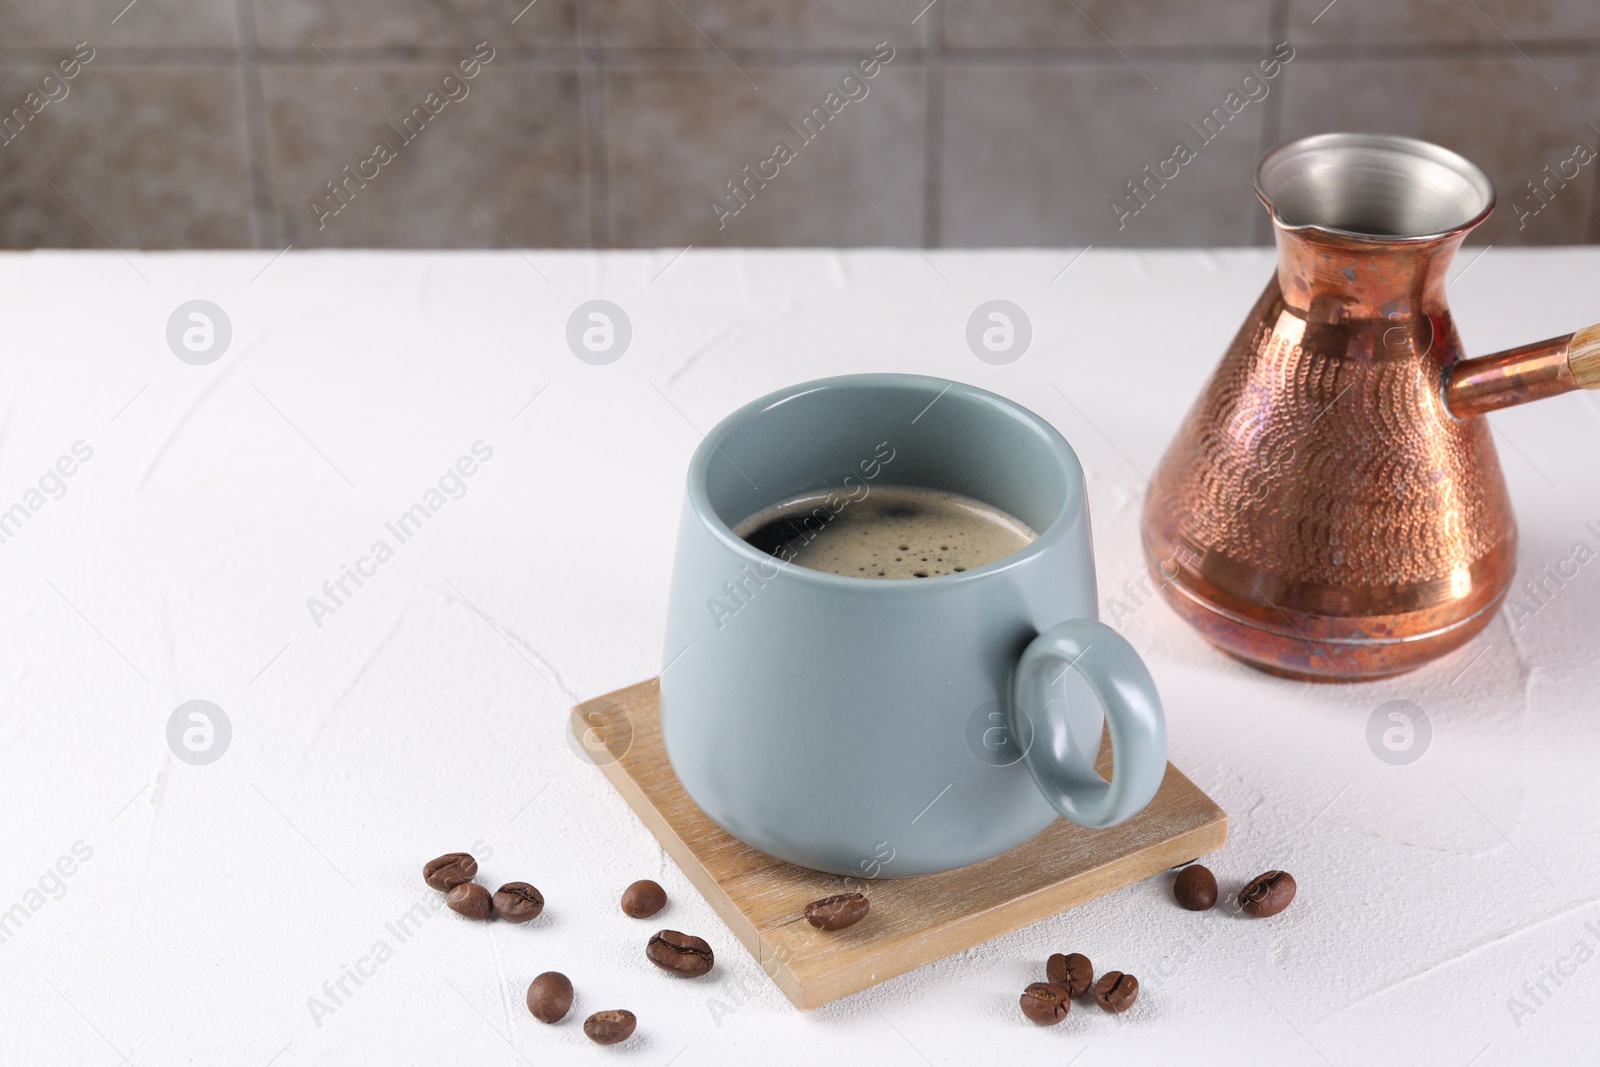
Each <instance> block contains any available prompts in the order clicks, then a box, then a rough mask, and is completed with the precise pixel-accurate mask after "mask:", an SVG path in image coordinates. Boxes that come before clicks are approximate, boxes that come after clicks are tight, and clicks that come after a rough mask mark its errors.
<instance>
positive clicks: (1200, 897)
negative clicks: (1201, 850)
mask: <svg viewBox="0 0 1600 1067" xmlns="http://www.w3.org/2000/svg"><path fill="white" fill-rule="evenodd" d="M1172 897H1173V899H1174V900H1176V901H1177V902H1178V907H1180V908H1188V909H1189V910H1190V911H1205V910H1206V909H1207V908H1209V907H1211V905H1213V904H1215V903H1216V902H1217V876H1216V875H1214V874H1212V873H1211V872H1210V871H1209V870H1207V869H1206V868H1204V867H1202V866H1200V864H1198V863H1194V864H1190V865H1189V866H1187V867H1185V868H1184V869H1183V870H1182V871H1181V872H1180V873H1179V874H1178V880H1177V881H1176V882H1173V883H1172Z"/></svg>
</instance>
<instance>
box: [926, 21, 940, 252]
mask: <svg viewBox="0 0 1600 1067" xmlns="http://www.w3.org/2000/svg"><path fill="white" fill-rule="evenodd" d="M928 14H929V16H930V18H929V20H928V27H927V29H926V30H924V31H923V32H924V33H926V34H927V39H928V46H927V47H928V53H927V54H928V60H927V72H926V73H925V74H924V75H923V78H924V81H925V83H926V84H925V86H924V93H925V94H926V95H925V113H924V122H925V126H924V129H923V146H922V153H923V171H922V247H923V248H938V247H939V246H940V244H941V242H942V241H943V239H944V236H943V233H942V226H941V223H942V221H943V217H944V5H943V4H936V5H934V7H933V8H931V9H930V10H929V12H928Z"/></svg>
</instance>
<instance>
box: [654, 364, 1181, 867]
mask: <svg viewBox="0 0 1600 1067" xmlns="http://www.w3.org/2000/svg"><path fill="white" fill-rule="evenodd" d="M880 485H910V486H921V487H925V488H932V489H939V490H944V491H947V492H954V493H960V494H962V495H964V496H967V497H971V498H974V499H977V500H981V501H984V502H985V503H988V504H990V505H991V506H993V507H997V508H999V509H1001V510H1002V511H1005V512H1007V513H1009V514H1011V515H1013V516H1015V517H1017V518H1019V519H1021V520H1022V521H1023V522H1025V523H1027V524H1028V525H1029V526H1030V527H1032V528H1033V529H1034V530H1035V531H1037V532H1038V534H1039V536H1038V539H1037V540H1035V541H1034V542H1032V543H1031V544H1029V545H1027V546H1026V547H1024V548H1022V549H1021V550H1019V551H1017V552H1014V553H1012V554H1011V555H1009V556H1005V557H1003V558H1002V559H999V560H996V561H995V562H993V563H990V564H987V565H985V566H982V567H975V568H972V569H970V570H967V571H964V572H961V573H957V574H949V575H941V576H935V577H932V578H921V579H910V580H896V579H854V578H847V577H843V576H840V575H835V574H830V573H827V572H824V571H818V570H812V569H809V568H806V567H802V566H799V565H797V564H793V563H786V562H783V561H781V560H779V559H777V558H775V557H773V556H771V555H768V554H767V553H764V552H761V551H759V550H757V549H755V548H753V547H751V546H750V545H748V544H746V543H745V542H744V541H743V540H741V539H740V538H738V537H737V536H735V535H734V533H733V527H735V526H736V525H738V524H739V523H740V522H741V521H742V520H744V519H745V518H747V517H749V516H750V515H753V514H755V513H756V512H757V511H760V510H761V509H763V508H765V507H768V506H770V505H772V504H774V503H777V502H779V501H782V500H786V499H789V498H791V497H794V496H798V495H800V494H802V493H808V492H814V491H821V490H831V491H833V492H834V493H835V498H830V499H829V500H828V502H827V504H826V505H825V506H827V507H829V508H830V510H834V511H838V510H840V509H842V508H845V507H848V506H850V503H852V502H854V501H859V500H860V499H861V498H862V497H863V496H865V495H867V494H869V493H870V492H871V490H872V488H873V487H874V486H880ZM1096 599H1097V598H1096V594H1095V575H1094V555H1093V550H1092V547H1091V545H1090V539H1089V514H1088V502H1087V500H1086V498H1085V492H1084V480H1083V468H1082V467H1081V466H1080V465H1079V463H1078V458H1077V456H1076V455H1075V454H1074V453H1073V451H1072V448H1071V446H1070V445H1068V444H1067V442H1066V440H1065V439H1064V438H1062V436H1061V435H1060V434H1059V433H1057V432H1056V431H1055V429H1054V428H1053V427H1051V426H1050V424H1049V423H1047V422H1045V421H1044V420H1043V419H1041V418H1039V417H1038V416H1037V415H1034V414H1033V413H1032V412H1030V411H1027V410H1026V409H1024V408H1022V407H1020V406H1018V405H1016V404H1013V403H1012V402H1010V401H1008V400H1006V399H1004V398H1002V397H999V396H996V395H994V394H993V393H989V392H985V391H984V390H982V389H976V388H973V387H972V386H968V385H962V384H959V383H955V382H947V381H944V380H942V379H938V378H926V377H920V376H914V375H902V374H863V375H849V376H845V377H839V378H827V379H823V380H821V381H815V382H808V383H805V384H802V385H796V386H792V387H790V388H788V389H783V390H780V391H779V392H776V393H773V394H771V395H770V396H766V397H763V398H761V399H760V400H757V401H755V402H754V403H751V404H748V405H746V406H745V407H743V408H740V409H739V410H738V411H736V412H734V413H733V414H732V415H730V416H728V417H727V418H726V419H724V420H723V421H722V422H721V423H720V424H718V425H717V427H716V428H715V429H713V430H712V431H711V433H710V434H708V435H707V436H706V439H705V441H704V442H702V443H701V445H700V447H699V449H698V450H697V451H696V452H695V455H694V459H693V461H692V462H691V463H690V467H689V484H688V495H687V500H686V502H685V505H684V509H683V516H682V521H681V524H680V527H679V533H678V548H677V559H676V563H675V565H674V568H673V576H672V593H671V599H670V605H669V609H668V618H667V642H666V661H667V666H666V667H665V669H664V670H663V673H662V676H661V731H662V735H663V738H664V740H665V743H666V749H667V756H668V759H669V760H670V761H671V763H672V769H673V771H674V772H675V773H676V774H677V776H678V779H679V781H681V782H682V784H683V787H684V789H685V790H686V791H687V792H688V794H689V796H690V797H692V798H693V799H694V801H695V803H697V804H699V805H700V807H701V809H702V810H704V811H705V813H706V814H707V815H708V816H710V817H711V819H712V820H713V821H714V822H716V823H717V825H719V826H721V827H722V828H723V829H725V830H727V831H728V832H729V833H730V834H732V835H733V836H734V837H736V838H738V839H739V840H741V841H744V842H745V843H746V844H749V845H752V846H754V847H755V848H758V849H760V850H762V851H763V852H766V853H768V854H770V855H773V856H777V857H779V858H780V859H784V860H788V861H790V862H792V863H797V864H800V865H802V866H805V867H812V868H815V869H817V870H821V871H829V872H832V873H834V874H845V875H855V876H857V877H868V878H877V877H899V876H902V875H913V874H928V873H932V872H937V871H946V870H951V869H954V868H956V867H963V866H965V865H967V864H969V863H975V862H977V861H979V860H983V859H987V858H989V857H991V856H996V855H999V854H1000V853H1001V852H1004V851H1006V850H1007V849H1009V848H1011V847H1012V846H1014V845H1017V844H1020V843H1021V842H1023V841H1025V840H1027V839H1028V838H1030V837H1032V836H1033V835H1034V834H1036V833H1038V832H1039V831H1040V830H1042V829H1044V828H1045V826H1046V825H1048V824H1049V823H1050V822H1052V821H1053V820H1054V819H1055V817H1056V816H1057V814H1058V813H1059V814H1060V815H1063V816H1065V817H1066V818H1068V819H1070V820H1072V821H1073V822H1077V823H1081V824H1082V825H1085V826H1095V827H1099V826H1110V825H1113V824H1115V823H1118V822H1121V821H1123V820H1125V819H1127V818H1129V817H1131V816H1132V815H1134V814H1136V813H1137V812H1138V811H1140V810H1141V809H1142V808H1144V806H1145V805H1146V804H1148V803H1149V801H1150V798H1151V797H1152V796H1154V795H1155V792H1156V789H1157V788H1158V787H1159V786H1160V784H1161V780H1162V777H1163V775H1164V774H1165V772H1166V760H1167V733H1166V724H1165V720H1164V719H1163V717H1162V713H1161V703H1160V699H1159V697H1158V696H1157V694H1156V689H1155V684H1154V682H1153V681H1152V680H1151V678H1150V672H1149V671H1148V670H1147V669H1146V668H1145V666H1144V664H1143V662H1142V661H1141V660H1140V659H1139V656H1138V654H1137V653H1135V652H1134V650H1133V648H1132V647H1131V646H1130V645H1129V644H1128V643H1127V641H1126V640H1124V639H1123V638H1122V637H1121V636H1120V635H1118V634H1117V633H1116V631H1114V630H1112V629H1110V628H1109V627H1107V626H1104V625H1102V624H1101V623H1099V622H1097V621H1095V613H1096ZM1102 723H1105V724H1107V725H1108V726H1109V732H1110V736H1111V744H1112V778H1111V781H1110V782H1109V783H1108V782H1106V781H1105V780H1104V779H1103V778H1101V777H1100V775H1099V774H1098V773H1097V772H1096V771H1095V770H1094V761H1095V758H1096V756H1097V755H1098V752H1099V748H1100V743H1101V725H1102Z"/></svg>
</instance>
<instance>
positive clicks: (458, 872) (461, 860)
mask: <svg viewBox="0 0 1600 1067" xmlns="http://www.w3.org/2000/svg"><path fill="white" fill-rule="evenodd" d="M477 873H478V861H477V860H475V859H473V858H472V857H471V856H469V855H468V854H467V853H465V852H447V853H445V854H444V855H443V856H440V857H439V858H438V859H433V860H429V861H428V862H427V863H424V864H423V865H422V880H423V881H424V882H427V883H428V885H429V886H431V887H433V888H434V889H437V890H439V891H440V892H444V891H446V890H450V889H454V888H455V887H456V886H458V885H460V884H461V883H462V882H470V881H472V879H473V878H474V877H476V876H477Z"/></svg>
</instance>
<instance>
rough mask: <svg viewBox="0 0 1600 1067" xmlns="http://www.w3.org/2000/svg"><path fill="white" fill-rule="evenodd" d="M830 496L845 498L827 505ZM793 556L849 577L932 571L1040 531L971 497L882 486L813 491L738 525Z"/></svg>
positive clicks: (989, 555)
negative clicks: (851, 491) (860, 492)
mask: <svg viewBox="0 0 1600 1067" xmlns="http://www.w3.org/2000/svg"><path fill="white" fill-rule="evenodd" d="M830 498H832V499H833V500H834V501H835V503H836V504H838V503H841V501H842V506H841V507H839V509H838V510H837V511H835V510H832V509H830V508H829V507H828V505H827V503H826V501H828V500H829V499H830ZM733 532H734V533H735V534H737V535H738V536H739V537H741V538H743V539H744V540H746V541H748V542H749V543H750V544H752V545H754V546H755V547H757V548H759V549H761V550H762V551H764V552H768V553H770V554H772V555H775V556H779V557H780V558H783V559H787V560H788V561H789V562H792V563H798V564H800V565H801V566H803V567H810V568H812V569H813V570H819V571H827V572H828V573H830V574H839V575H843V576H845V577H847V578H932V577H936V576H938V575H941V574H954V573H957V572H959V571H966V570H971V569H972V568H974V567H981V566H983V565H984V564H986V563H993V562H994V561H996V560H998V559H1001V558H1003V557H1005V556H1009V555H1010V554H1011V553H1013V552H1015V551H1017V550H1018V549H1020V548H1023V547H1024V546H1026V545H1027V544H1029V543H1030V542H1032V541H1033V540H1035V539H1036V538H1037V537H1038V535H1037V534H1036V533H1034V532H1033V531H1032V530H1031V529H1029V528H1028V526H1027V525H1026V524H1025V523H1023V522H1021V521H1019V520H1017V519H1015V518H1013V517H1012V516H1010V515H1007V514H1006V513H1005V512H1003V511H1001V510H1000V509H998V508H994V507H990V506H989V505H988V504H984V503H982V502H980V501H977V500H973V499H971V498H969V497H964V496H959V495H957V494H955V493H947V492H943V491H940V490H936V489H923V488H920V487H916V486H904V485H881V486H877V487H875V488H873V489H872V490H871V491H870V492H869V493H868V494H867V495H866V496H864V497H862V498H861V499H860V500H854V501H852V500H847V499H843V500H842V498H840V497H839V496H838V495H837V494H834V493H830V492H819V493H808V494H805V495H803V496H799V497H793V498H791V499H789V500H786V501H783V502H782V503H779V504H775V505H773V506H772V507H769V508H764V509H762V510H761V511H759V512H757V513H756V514H754V515H752V516H750V517H749V518H747V519H745V520H744V521H743V522H741V523H739V524H738V525H737V526H736V527H735V528H734V531H733Z"/></svg>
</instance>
